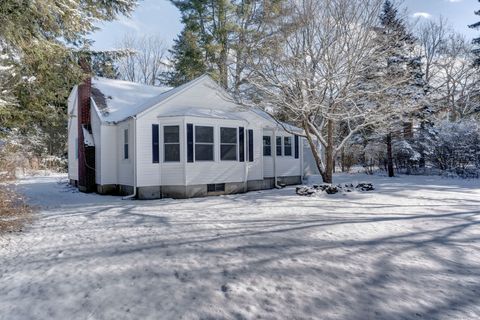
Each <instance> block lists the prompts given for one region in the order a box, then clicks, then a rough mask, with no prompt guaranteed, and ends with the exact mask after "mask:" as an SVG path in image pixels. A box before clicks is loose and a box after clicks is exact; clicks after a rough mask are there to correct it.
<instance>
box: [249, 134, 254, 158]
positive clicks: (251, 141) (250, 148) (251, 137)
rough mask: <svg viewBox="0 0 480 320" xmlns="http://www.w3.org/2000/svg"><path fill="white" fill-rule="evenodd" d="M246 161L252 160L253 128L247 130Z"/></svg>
mask: <svg viewBox="0 0 480 320" xmlns="http://www.w3.org/2000/svg"><path fill="white" fill-rule="evenodd" d="M248 162H253V130H251V129H249V130H248Z"/></svg>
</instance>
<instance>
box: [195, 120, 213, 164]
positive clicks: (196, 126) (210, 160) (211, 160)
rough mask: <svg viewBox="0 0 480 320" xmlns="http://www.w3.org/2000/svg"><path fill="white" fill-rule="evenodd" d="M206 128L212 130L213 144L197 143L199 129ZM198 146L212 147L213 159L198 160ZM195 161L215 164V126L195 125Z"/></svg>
mask: <svg viewBox="0 0 480 320" xmlns="http://www.w3.org/2000/svg"><path fill="white" fill-rule="evenodd" d="M198 127H205V128H211V129H212V142H197V128H198ZM197 145H208V146H212V159H208V160H197ZM193 160H194V162H215V126H213V125H194V126H193Z"/></svg>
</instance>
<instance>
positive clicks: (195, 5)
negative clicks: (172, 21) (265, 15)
mask: <svg viewBox="0 0 480 320" xmlns="http://www.w3.org/2000/svg"><path fill="white" fill-rule="evenodd" d="M171 1H172V3H173V4H174V5H175V6H176V7H177V8H178V9H179V10H180V13H181V15H182V22H183V23H184V25H185V29H186V32H187V33H190V34H189V35H188V36H189V37H190V36H191V35H194V37H195V38H196V40H197V44H198V47H199V48H200V49H201V51H202V53H203V55H204V56H205V61H206V64H207V68H208V69H209V70H212V71H214V72H213V73H212V76H213V77H214V78H216V79H217V80H218V82H219V83H220V84H221V85H222V86H223V87H224V88H227V87H228V52H229V49H230V48H231V41H230V36H231V33H232V30H233V24H232V23H230V22H229V20H230V19H229V18H230V17H231V16H232V14H233V12H234V6H233V5H232V4H231V3H230V1H228V0H211V1H204V0H171ZM177 71H179V72H182V71H181V70H177ZM184 76H185V77H188V75H184Z"/></svg>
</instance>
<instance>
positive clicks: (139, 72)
mask: <svg viewBox="0 0 480 320" xmlns="http://www.w3.org/2000/svg"><path fill="white" fill-rule="evenodd" d="M119 46H120V48H121V50H123V51H125V52H127V51H129V52H130V54H128V55H126V56H125V57H123V58H122V59H120V60H119V62H118V65H119V72H120V75H121V77H122V78H123V79H125V80H128V81H133V82H139V83H143V84H148V85H157V84H158V83H159V76H160V73H161V72H162V71H164V68H165V67H166V64H165V60H166V55H167V47H166V45H165V43H164V41H163V40H162V39H161V38H159V37H156V36H142V37H135V36H133V35H127V36H125V37H124V38H123V40H122V41H121V43H120V44H119Z"/></svg>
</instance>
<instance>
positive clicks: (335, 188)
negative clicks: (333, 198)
mask: <svg viewBox="0 0 480 320" xmlns="http://www.w3.org/2000/svg"><path fill="white" fill-rule="evenodd" d="M340 190H341V187H340V188H339V187H338V186H332V185H330V186H328V187H327V188H325V192H326V193H328V194H335V193H338V192H339V191H340Z"/></svg>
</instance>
